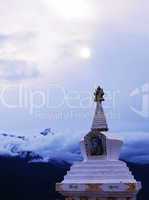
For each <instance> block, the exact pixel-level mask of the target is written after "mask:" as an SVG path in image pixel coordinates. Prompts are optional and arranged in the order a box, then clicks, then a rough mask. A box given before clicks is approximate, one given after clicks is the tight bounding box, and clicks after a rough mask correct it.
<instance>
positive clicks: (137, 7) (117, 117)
mask: <svg viewBox="0 0 149 200" xmlns="http://www.w3.org/2000/svg"><path fill="white" fill-rule="evenodd" d="M148 7H149V2H148V1H147V0H142V1H139V0H113V1H110V0H105V1H101V0H75V1H73V0H61V1H60V0H25V1H24V0H13V1H12V0H0V113H1V118H0V131H1V132H9V133H16V134H19V135H21V134H32V133H34V134H36V133H37V134H38V133H39V132H40V131H42V130H44V129H45V128H52V130H53V131H54V132H56V133H59V132H63V133H65V134H66V136H71V135H72V134H76V133H77V134H78V133H80V135H81V134H82V133H84V134H85V133H87V131H89V129H90V127H91V122H92V118H93V114H94V109H95V104H94V102H93V92H94V90H95V88H96V87H97V86H98V85H101V87H103V88H104V90H105V93H106V95H105V102H104V105H103V106H104V110H105V113H106V116H107V120H108V124H109V129H110V131H111V132H117V133H119V132H123V131H125V132H126V131H128V132H132V133H134V134H135V132H136V131H137V132H139V131H140V132H142V131H143V132H148V131H149V78H148V73H149V69H148V64H149V59H148V48H149V26H148V24H149V13H148ZM128 137H129V136H128ZM136 137H141V136H138V135H137V136H136Z"/></svg>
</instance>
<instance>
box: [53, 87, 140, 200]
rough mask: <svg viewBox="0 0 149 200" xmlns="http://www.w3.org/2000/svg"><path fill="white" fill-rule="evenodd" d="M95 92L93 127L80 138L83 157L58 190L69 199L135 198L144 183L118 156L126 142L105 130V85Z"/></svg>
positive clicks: (108, 199)
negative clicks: (141, 182) (113, 136)
mask: <svg viewBox="0 0 149 200" xmlns="http://www.w3.org/2000/svg"><path fill="white" fill-rule="evenodd" d="M94 95H95V102H96V111H95V115H94V118H93V123H92V127H91V131H90V132H89V133H88V134H87V135H86V136H85V137H84V138H83V140H82V141H81V152H82V155H83V158H84V160H83V161H82V162H77V163H74V165H73V166H72V167H71V169H70V171H69V172H68V173H67V175H66V176H65V177H64V181H63V182H62V183H57V185H56V190H57V191H59V192H60V193H61V194H63V195H64V196H65V199H66V200H136V194H137V192H138V191H139V189H140V188H141V185H140V183H139V182H137V181H136V180H135V179H134V177H133V175H132V174H131V172H130V171H129V169H128V167H127V165H126V163H125V162H123V161H120V160H119V154H120V150H121V147H122V144H123V142H122V141H121V140H120V139H116V138H111V137H108V136H107V135H108V134H105V133H106V132H107V131H108V126H107V122H106V117H105V114H104V111H103V107H102V102H103V101H104V98H103V96H104V92H103V89H102V88H100V87H98V88H97V90H96V91H95V93H94Z"/></svg>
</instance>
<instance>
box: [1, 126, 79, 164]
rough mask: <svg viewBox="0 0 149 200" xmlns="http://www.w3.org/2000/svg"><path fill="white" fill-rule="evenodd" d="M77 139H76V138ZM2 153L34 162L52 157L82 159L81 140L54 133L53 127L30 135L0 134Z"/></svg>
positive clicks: (72, 159) (70, 159) (45, 160)
mask: <svg viewBox="0 0 149 200" xmlns="http://www.w3.org/2000/svg"><path fill="white" fill-rule="evenodd" d="M75 141H76V140H75ZM0 155H7V156H8V155H9V156H17V155H19V156H21V157H22V158H28V160H32V162H38V161H40V162H41V161H42V162H47V161H49V160H50V159H55V158H57V159H61V160H67V161H68V160H69V161H70V162H71V161H74V160H80V159H81V155H80V150H79V141H78V143H74V140H72V142H71V141H70V140H69V139H65V142H64V139H63V134H58V135H57V134H54V133H52V132H51V129H45V130H44V131H43V132H41V133H39V134H36V135H30V136H18V135H15V134H7V133H2V134H0Z"/></svg>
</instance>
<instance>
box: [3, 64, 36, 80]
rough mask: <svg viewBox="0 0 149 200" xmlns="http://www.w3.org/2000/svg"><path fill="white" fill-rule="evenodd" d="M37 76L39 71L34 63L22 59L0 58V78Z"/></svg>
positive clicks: (19, 78) (18, 78)
mask: <svg viewBox="0 0 149 200" xmlns="http://www.w3.org/2000/svg"><path fill="white" fill-rule="evenodd" d="M38 76H39V71H38V70H37V67H36V65H35V64H34V63H28V62H27V61H24V60H0V79H3V80H22V79H29V78H36V77H38Z"/></svg>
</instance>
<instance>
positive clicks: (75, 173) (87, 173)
mask: <svg viewBox="0 0 149 200" xmlns="http://www.w3.org/2000/svg"><path fill="white" fill-rule="evenodd" d="M93 174H96V176H121V175H123V176H127V175H128V176H132V174H131V172H129V171H128V172H110V171H109V173H107V172H96V173H95V172H73V171H70V172H68V173H67V175H70V176H72V175H73V176H93Z"/></svg>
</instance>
